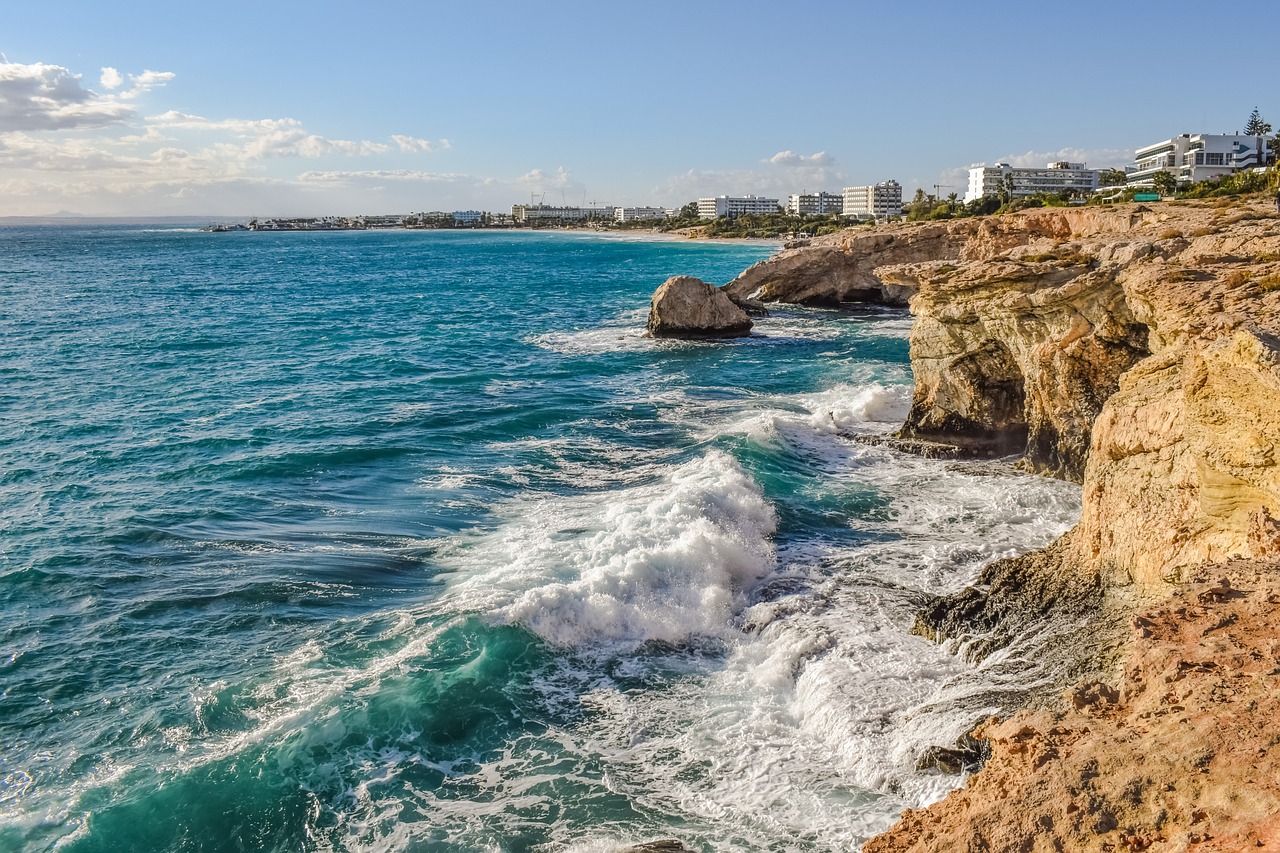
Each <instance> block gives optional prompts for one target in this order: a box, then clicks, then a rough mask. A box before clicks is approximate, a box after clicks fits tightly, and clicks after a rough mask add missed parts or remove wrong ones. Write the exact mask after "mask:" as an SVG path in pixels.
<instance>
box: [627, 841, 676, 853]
mask: <svg viewBox="0 0 1280 853" xmlns="http://www.w3.org/2000/svg"><path fill="white" fill-rule="evenodd" d="M618 853H694V851H693V849H692V848H689V847H685V846H684V844H683V843H681V842H680V841H677V840H676V839H674V838H664V839H662V840H660V841H646V842H644V843H643V844H633V845H632V846H630V847H624V848H622V849H621V850H619V851H618Z"/></svg>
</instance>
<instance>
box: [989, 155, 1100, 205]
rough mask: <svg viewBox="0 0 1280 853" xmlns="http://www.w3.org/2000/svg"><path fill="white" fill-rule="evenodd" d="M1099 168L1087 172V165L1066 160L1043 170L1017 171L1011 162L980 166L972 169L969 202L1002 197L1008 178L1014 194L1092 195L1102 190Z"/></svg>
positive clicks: (1021, 169)
mask: <svg viewBox="0 0 1280 853" xmlns="http://www.w3.org/2000/svg"><path fill="white" fill-rule="evenodd" d="M1099 175H1100V172H1099V171H1098V170H1097V169H1086V168H1085V165H1084V163H1068V162H1066V161H1065V160H1062V161H1059V162H1057V163H1050V164H1049V165H1047V166H1045V167H1044V168H1043V169H1033V168H1015V167H1013V166H1010V165H1009V164H1008V163H997V164H995V165H994V166H985V165H982V164H978V165H977V166H970V167H969V191H968V192H966V193H965V194H964V200H965V203H966V204H967V203H969V202H971V201H976V200H978V199H980V198H982V197H983V196H998V195H1000V194H1001V193H1002V192H1004V188H1005V178H1006V177H1008V178H1009V181H1010V182H1011V183H1012V187H1011V189H1012V192H1011V195H1012V196H1013V197H1014V198H1017V197H1019V196H1029V195H1037V194H1039V193H1060V192H1064V191H1069V192H1073V193H1080V194H1085V193H1091V192H1093V191H1094V190H1096V189H1097V188H1098V177H1099Z"/></svg>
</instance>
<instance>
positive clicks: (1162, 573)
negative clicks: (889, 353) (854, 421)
mask: <svg viewBox="0 0 1280 853" xmlns="http://www.w3.org/2000/svg"><path fill="white" fill-rule="evenodd" d="M725 291H726V292H729V293H731V294H734V295H735V296H737V297H755V298H759V299H763V300H766V301H785V302H797V303H807V304H814V303H818V304H822V303H826V304H830V303H839V302H848V301H875V302H884V303H889V304H901V303H902V302H904V301H908V300H909V303H910V306H911V310H912V313H913V314H915V316H916V322H915V324H914V326H913V331H912V334H911V358H912V367H913V371H914V376H915V382H916V387H915V396H914V400H913V405H912V409H911V412H910V415H909V416H908V418H907V421H906V423H905V424H904V425H903V428H902V431H901V436H902V438H903V439H904V440H910V441H911V442H914V443H918V442H919V441H921V440H923V441H928V442H942V443H946V444H949V445H953V446H956V447H959V448H961V449H962V450H964V451H966V452H970V453H974V454H983V455H994V454H998V455H1016V456H1018V457H1019V458H1020V459H1021V464H1022V465H1023V466H1024V467H1026V468H1027V469H1029V470H1032V471H1036V472H1040V473H1044V474H1049V475H1053V476H1058V477H1064V478H1068V479H1072V480H1076V481H1078V482H1081V484H1082V496H1083V508H1082V515H1081V518H1080V522H1079V524H1078V525H1077V526H1076V528H1075V529H1073V530H1072V531H1070V532H1069V533H1068V534H1066V535H1065V536H1064V537H1062V539H1060V540H1059V541H1058V542H1057V543H1055V544H1054V545H1053V546H1052V547H1050V548H1048V549H1046V550H1044V551H1042V552H1038V553H1036V554H1030V555H1026V556H1024V557H1020V558H1014V559H1009V560H1000V561H997V562H995V563H993V564H991V565H990V566H988V567H986V569H985V570H984V571H983V573H982V575H981V577H980V578H979V582H978V584H977V585H976V586H974V587H973V588H970V589H968V590H965V591H963V592H961V593H958V594H956V595H953V596H948V597H943V598H939V599H937V600H935V601H934V602H933V603H932V604H931V605H930V606H929V607H926V608H925V609H924V610H923V611H922V612H921V614H920V617H919V621H918V623H917V625H916V630H917V631H918V632H919V633H921V634H923V635H925V636H929V637H932V638H934V639H938V640H943V639H948V638H962V639H964V640H965V645H964V648H965V649H966V650H967V652H968V653H970V654H976V655H982V654H985V653H987V651H989V650H990V649H992V648H994V647H996V646H999V645H1002V644H1004V643H1007V642H1010V641H1011V640H1012V639H1013V638H1014V637H1018V636H1022V637H1024V638H1025V637H1027V636H1034V635H1036V633H1037V628H1036V625H1037V623H1038V622H1039V621H1040V620H1045V619H1050V620H1052V619H1058V620H1062V619H1066V620H1069V621H1071V623H1072V624H1076V625H1083V626H1085V627H1084V629H1083V630H1077V635H1078V636H1079V640H1078V642H1075V643H1074V645H1070V644H1069V645H1070V647H1068V648H1064V649H1056V650H1054V652H1055V653H1058V654H1063V655H1067V656H1075V657H1076V659H1077V660H1078V661H1079V662H1080V664H1079V665H1078V666H1076V667H1074V668H1072V667H1066V668H1064V671H1066V672H1076V673H1080V672H1085V671H1091V672H1093V673H1095V674H1096V675H1101V677H1102V682H1103V683H1091V684H1085V685H1081V686H1079V687H1078V689H1076V690H1073V691H1072V692H1071V693H1070V694H1069V700H1070V701H1069V702H1068V703H1067V705H1064V706H1063V707H1060V708H1046V709H1041V710H1038V711H1032V712H1026V713H1024V714H1022V715H1019V716H1017V717H1015V718H1014V719H1013V720H1011V721H1008V722H1005V723H997V722H995V721H993V722H992V723H990V724H988V725H987V726H984V727H983V728H982V729H981V730H980V732H979V735H980V736H982V737H985V738H989V739H990V741H991V743H992V746H993V758H992V759H991V761H990V762H989V763H988V765H987V767H986V768H985V769H983V770H982V771H980V772H979V773H978V774H976V775H975V776H974V777H972V779H971V780H970V782H969V784H968V785H967V787H966V788H964V789H963V790H961V791H957V792H955V793H953V794H952V795H951V796H950V797H948V798H946V799H945V800H943V801H942V802H941V803H938V804H935V805H934V806H932V807H930V808H928V809H925V810H920V811H912V812H909V813H908V814H907V815H906V816H905V817H904V820H903V821H902V822H901V823H900V824H899V825H898V826H897V827H895V828H894V830H892V831H891V832H890V833H888V834H887V835H886V836H884V837H881V838H878V839H873V840H872V841H871V842H869V843H868V844H867V846H866V850H867V851H868V853H871V851H906V850H953V849H954V850H965V849H983V850H1028V851H1031V850H1146V849H1151V850H1186V849H1190V848H1191V847H1193V846H1194V849H1197V850H1236V849H1244V847H1249V848H1251V849H1252V848H1253V847H1256V846H1266V847H1268V848H1270V847H1272V846H1280V824H1278V823H1277V821H1276V819H1275V815H1276V814H1280V786H1278V785H1276V784H1275V777H1276V773H1277V765H1276V758H1275V757H1274V755H1275V746H1276V737H1275V735H1273V734H1271V732H1273V731H1274V730H1275V726H1276V724H1277V722H1280V718H1277V714H1278V713H1280V711H1277V705H1276V700H1275V698H1274V696H1275V693H1276V687H1277V686H1280V685H1277V683H1276V676H1277V673H1280V669H1278V668H1277V654H1278V652H1280V607H1278V606H1277V605H1280V571H1277V570H1280V521H1277V519H1280V220H1278V219H1277V218H1276V216H1275V215H1274V213H1273V212H1272V209H1271V208H1270V205H1269V204H1268V205H1264V204H1262V203H1259V202H1254V203H1241V202H1238V201H1226V202H1217V203H1209V202H1190V203H1171V204H1159V205H1152V206H1150V207H1147V206H1142V205H1127V206H1118V207H1114V208H1105V209H1095V208H1087V209H1052V210H1050V209H1042V210H1035V211H1027V212H1024V213H1021V214H1015V215H1010V216H1002V217H988V218H984V219H967V220H957V221H953V222H943V223H929V224H917V225H903V226H891V227H877V228H871V229H867V228H860V229H850V230H848V231H846V232H844V233H842V234H840V235H833V236H832V237H830V238H822V239H820V240H814V241H812V243H811V245H809V246H806V247H803V248H796V249H790V250H788V251H784V252H782V253H780V254H779V255H777V256H775V257H774V258H771V259H770V260H768V261H765V262H762V263H760V264H757V265H755V266H753V267H752V268H750V269H748V270H747V271H746V272H744V273H743V274H742V275H741V276H739V277H738V278H737V279H735V280H734V281H733V282H730V283H729V284H728V285H726V286H725ZM1229 560H1237V561H1239V560H1252V561H1253V562H1248V563H1240V562H1236V563H1232V564H1230V565H1229V566H1227V567H1225V568H1221V567H1219V568H1215V569H1214V572H1215V576H1216V573H1217V572H1219V571H1220V572H1222V573H1223V576H1224V577H1226V578H1227V580H1228V583H1227V585H1226V586H1215V587H1213V588H1212V589H1201V590H1200V592H1198V593H1197V592H1196V590H1195V588H1192V587H1189V586H1188V584H1189V583H1190V582H1191V581H1193V580H1196V579H1197V578H1199V579H1200V580H1201V581H1206V580H1208V579H1209V578H1208V576H1207V575H1206V571H1207V570H1206V569H1205V566H1206V565H1209V564H1213V563H1215V562H1218V563H1220V562H1221V561H1229ZM1242 566H1243V567H1244V568H1241V567H1242ZM1214 589H1217V590H1218V592H1216V593H1215V592H1214V591H1213V590H1214ZM1171 596H1172V598H1171ZM1135 613H1138V614H1140V615H1138V616H1137V617H1136V618H1135V617H1134V614H1135ZM1108 648H1109V649H1110V650H1109V653H1108ZM1121 664H1123V666H1121ZM1237 733H1239V737H1237ZM1146 768H1149V769H1146ZM1260 778H1265V779H1266V780H1267V782H1266V784H1265V785H1258V784H1256V781H1257V780H1258V779H1260Z"/></svg>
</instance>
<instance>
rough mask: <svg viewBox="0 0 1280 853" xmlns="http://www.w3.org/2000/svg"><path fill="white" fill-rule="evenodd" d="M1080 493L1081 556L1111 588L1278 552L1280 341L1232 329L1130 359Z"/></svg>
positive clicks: (1160, 582) (1148, 587) (1160, 581)
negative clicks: (1139, 360)
mask: <svg viewBox="0 0 1280 853" xmlns="http://www.w3.org/2000/svg"><path fill="white" fill-rule="evenodd" d="M1083 497H1084V509H1083V513H1082V515H1081V519H1080V525H1079V529H1078V532H1079V538H1078V541H1077V546H1078V554H1077V556H1078V558H1079V562H1080V563H1081V564H1082V565H1083V566H1092V567H1095V568H1096V570H1097V571H1098V572H1099V573H1100V574H1101V575H1102V576H1103V577H1104V579H1105V582H1106V583H1107V584H1108V585H1109V586H1112V587H1123V586H1130V585H1132V586H1134V587H1136V591H1138V592H1140V593H1144V594H1145V593H1152V592H1154V593H1156V594H1158V593H1159V592H1160V590H1161V589H1162V588H1166V587H1168V585H1169V584H1172V583H1178V582H1180V581H1181V580H1182V579H1183V577H1184V576H1185V574H1186V573H1187V572H1188V571H1189V570H1190V569H1193V568H1194V567H1196V566H1198V565H1200V564H1202V563H1205V562H1209V561H1213V560H1221V559H1226V558H1229V557H1233V556H1242V557H1258V558H1266V557H1271V556H1276V554H1275V553H1274V552H1273V551H1272V549H1273V548H1274V547H1275V544H1274V542H1275V540H1274V539H1273V538H1272V536H1270V535H1268V531H1269V529H1270V528H1271V525H1273V524H1274V521H1273V520H1272V519H1274V518H1275V517H1276V516H1277V515H1280V342H1278V341H1276V340H1275V339H1273V338H1271V337H1270V336H1267V335H1265V334H1264V335H1261V336H1260V335H1258V334H1255V333H1253V332H1250V331H1248V330H1246V329H1236V330H1235V331H1234V332H1232V333H1230V334H1225V335H1223V336H1221V337H1218V338H1215V339H1212V340H1209V341H1205V340H1203V339H1198V340H1191V341H1187V342H1185V343H1182V344H1179V345H1177V346H1174V347H1170V348H1167V349H1165V350H1163V351H1162V352H1160V353H1159V354H1157V355H1155V356H1152V357H1151V358H1149V359H1147V360H1145V361H1143V362H1142V363H1141V364H1139V365H1138V366H1137V367H1135V368H1134V370H1133V371H1131V372H1130V374H1128V375H1126V376H1125V377H1124V378H1123V380H1122V381H1121V388H1120V391H1119V392H1118V393H1117V394H1116V395H1115V396H1114V397H1112V398H1111V399H1110V400H1108V401H1107V404H1106V406H1104V408H1103V411H1102V414H1101V416H1100V417H1099V418H1098V422H1097V424H1096V425H1095V427H1094V436H1093V450H1092V454H1091V456H1090V462H1089V467H1088V469H1087V470H1086V472H1085V485H1084V495H1083Z"/></svg>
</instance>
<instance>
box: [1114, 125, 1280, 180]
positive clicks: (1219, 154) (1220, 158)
mask: <svg viewBox="0 0 1280 853" xmlns="http://www.w3.org/2000/svg"><path fill="white" fill-rule="evenodd" d="M1270 139H1271V137H1269V136H1246V135H1244V134H1226V133H1220V134H1219V133H1196V134H1190V133H1184V134H1182V135H1181V136H1175V137H1174V138H1173V139H1166V140H1164V141H1163V142H1157V143H1155V144H1154V145H1148V146H1147V147H1145V148H1139V149H1138V150H1137V151H1135V152H1134V155H1133V160H1134V164H1133V166H1131V167H1130V168H1128V169H1126V170H1125V172H1126V175H1125V183H1126V184H1127V185H1129V186H1151V179H1152V177H1153V176H1154V175H1155V174H1156V173H1157V172H1168V173H1169V174H1171V175H1173V176H1174V178H1176V179H1177V180H1179V181H1189V182H1191V183H1196V182H1197V181H1203V180H1207V179H1209V178H1216V177H1219V176H1220V175H1229V174H1231V173H1232V172H1238V171H1240V170H1241V169H1252V168H1255V167H1258V166H1266V165H1267V164H1268V163H1270V162H1271V159H1272V154H1271V149H1269V148H1268V147H1267V142H1268V141H1269V140H1270Z"/></svg>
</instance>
